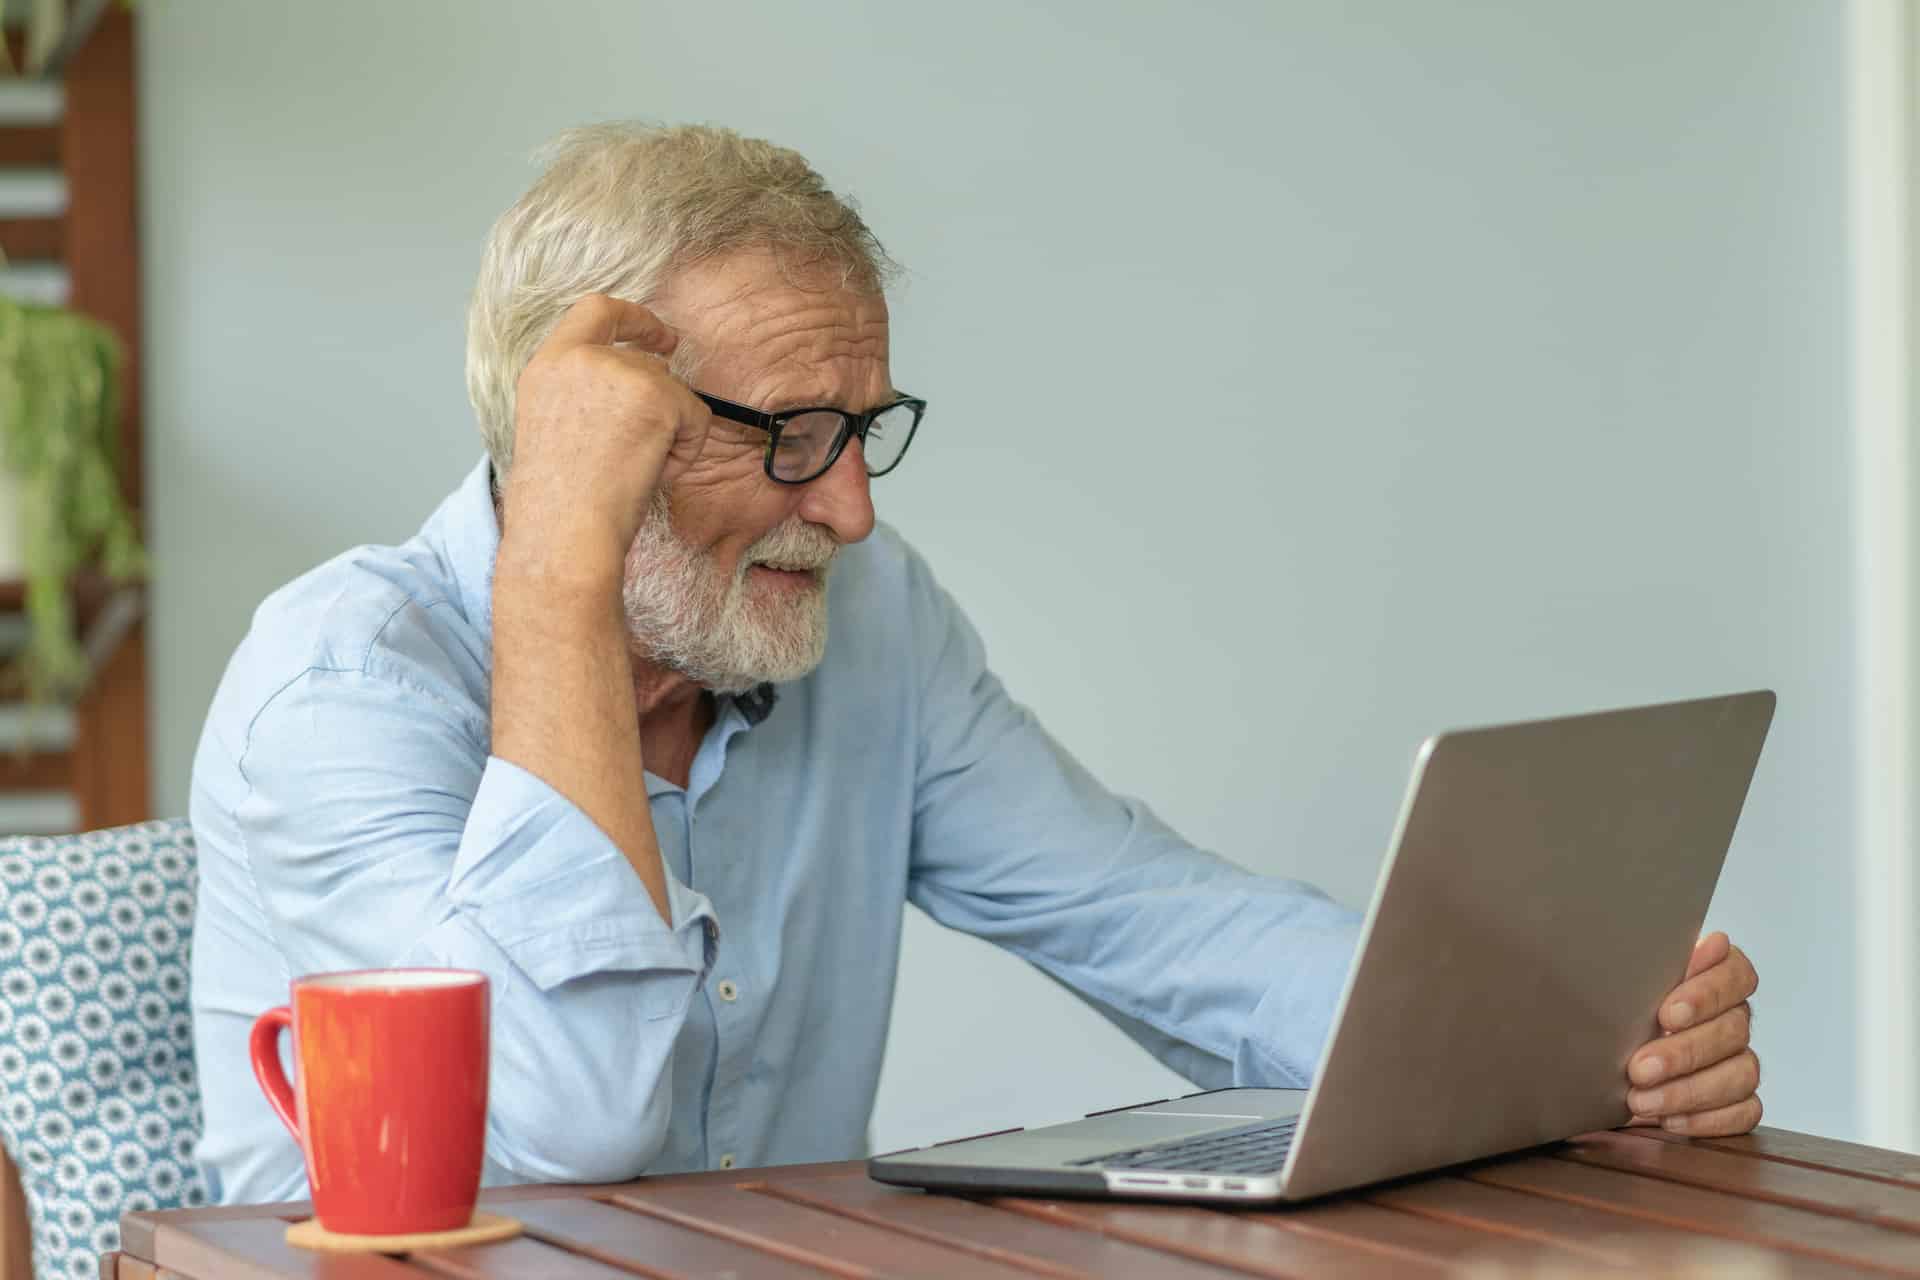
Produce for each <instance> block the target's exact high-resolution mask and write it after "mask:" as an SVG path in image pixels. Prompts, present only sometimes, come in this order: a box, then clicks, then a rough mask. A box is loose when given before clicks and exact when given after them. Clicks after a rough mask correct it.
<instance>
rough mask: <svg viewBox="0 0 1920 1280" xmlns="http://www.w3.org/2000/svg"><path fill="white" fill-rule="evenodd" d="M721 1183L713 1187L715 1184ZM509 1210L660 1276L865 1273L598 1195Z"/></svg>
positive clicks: (571, 1245) (588, 1249)
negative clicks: (805, 1259)
mask: <svg viewBox="0 0 1920 1280" xmlns="http://www.w3.org/2000/svg"><path fill="white" fill-rule="evenodd" d="M720 1189H721V1188H719V1187H716V1188H715V1190H720ZM513 1213H514V1216H515V1217H517V1218H519V1219H520V1221H522V1222H523V1223H525V1224H526V1226H527V1230H528V1232H529V1233H530V1234H532V1235H534V1236H536V1237H537V1238H539V1239H541V1240H544V1241H546V1242H548V1243H549V1244H553V1245H558V1246H561V1247H564V1248H566V1249H570V1250H572V1251H574V1252H575V1253H578V1254H582V1255H584V1256H586V1257H588V1258H591V1259H593V1260H594V1261H596V1262H604V1263H607V1264H608V1265H610V1266H626V1267H628V1268H633V1264H634V1263H635V1262H636V1261H637V1262H641V1263H644V1265H645V1270H643V1271H640V1274H643V1275H645V1274H652V1275H659V1276H676V1275H685V1276H706V1275H728V1276H732V1277H735V1280H801V1278H802V1277H804V1278H805V1280H820V1277H821V1275H822V1274H837V1275H841V1276H864V1275H867V1274H870V1273H868V1272H864V1271H859V1270H855V1269H851V1268H832V1269H817V1268H814V1267H811V1266H807V1265H806V1264H804V1263H801V1262H799V1261H796V1260H794V1259H792V1258H789V1257H782V1256H780V1255H779V1254H777V1253H772V1252H769V1251H767V1250H764V1249H757V1248H753V1247H751V1246H749V1245H744V1244H741V1243H739V1242H738V1241H735V1240H727V1239H722V1238H721V1237H719V1236H717V1235H712V1234H709V1233H707V1232H704V1231H697V1230H694V1229H692V1228H689V1227H685V1226H681V1225H680V1224H678V1223H674V1222H669V1221H666V1220H664V1219H661V1218H656V1217H652V1216H650V1215H647V1214H640V1213H630V1212H628V1211H627V1210H626V1209H622V1208H618V1207H616V1206H614V1205H611V1204H606V1203H603V1202H601V1201H598V1200H583V1199H576V1200H539V1201H528V1202H525V1203H522V1204H517V1205H515V1206H514V1208H513Z"/></svg>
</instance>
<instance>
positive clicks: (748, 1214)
mask: <svg viewBox="0 0 1920 1280" xmlns="http://www.w3.org/2000/svg"><path fill="white" fill-rule="evenodd" d="M613 1202H614V1203H615V1204H617V1205H619V1206H620V1207H621V1208H623V1209H631V1210H633V1211H634V1212H636V1213H646V1214H652V1215H654V1216H657V1217H661V1218H665V1219H668V1220H669V1221H673V1222H678V1223H680V1224H682V1225H683V1226H688V1227H693V1228H695V1229H697V1230H700V1231H708V1232H711V1233H713V1234H714V1235H716V1236H723V1237H725V1238H727V1239H729V1240H735V1241H738V1242H739V1243H741V1244H744V1245H749V1246H751V1247H753V1248H756V1249H765V1250H767V1251H768V1252H769V1253H780V1254H783V1255H784V1256H787V1257H790V1258H793V1259H794V1260H796V1261H801V1262H807V1263H810V1264H812V1265H814V1266H817V1267H821V1268H822V1269H825V1270H839V1269H841V1268H851V1270H848V1271H846V1272H845V1274H849V1275H860V1276H888V1275H898V1276H911V1277H914V1280H940V1278H941V1277H953V1278H954V1280H965V1278H967V1277H975V1276H977V1277H980V1278H981V1280H1032V1277H1034V1276H1036V1275H1039V1274H1043V1273H1040V1272H1035V1271H1032V1270H1029V1269H1028V1268H1026V1267H1016V1266H1013V1265H1010V1264H1008V1263H1005V1262H990V1261H988V1260H987V1259H985V1258H983V1257H981V1256H979V1255H978V1254H977V1253H962V1252H960V1251H958V1250H955V1249H949V1248H946V1247H944V1246H941V1245H936V1244H930V1243H928V1242H927V1241H925V1240H921V1239H918V1238H916V1237H913V1236H903V1235H900V1234H898V1233H897V1232H893V1231H888V1230H885V1229H883V1228H880V1227H875V1226H870V1225H869V1224H867V1223H864V1222H856V1221H854V1220H853V1219H851V1218H848V1217H845V1216H843V1215H841V1214H838V1213H827V1212H823V1211H821V1210H818V1209H814V1208H810V1207H808V1206H806V1205H803V1204H797V1203H795V1202H794V1201H791V1200H783V1199H781V1198H780V1197H778V1196H771V1195H766V1194H764V1193H763V1192H761V1191H758V1190H748V1189H746V1188H743V1187H735V1188H731V1189H728V1190H722V1189H720V1188H715V1189H713V1190H710V1191H709V1190H703V1189H700V1188H693V1187H687V1188H671V1187H669V1188H651V1187H650V1188H645V1189H644V1193H642V1192H635V1193H632V1194H623V1195H616V1196H614V1197H613Z"/></svg>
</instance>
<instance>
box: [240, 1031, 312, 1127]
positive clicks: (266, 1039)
mask: <svg viewBox="0 0 1920 1280" xmlns="http://www.w3.org/2000/svg"><path fill="white" fill-rule="evenodd" d="M291 1026H293V1010H292V1009H291V1008H289V1007H288V1006H286V1005H284V1004H283V1005H279V1006H278V1007H276V1008H272V1009H269V1010H267V1011H266V1012H265V1013H263V1014H261V1015H260V1016H259V1017H258V1018H255V1019H254V1020H253V1034H252V1035H251V1036H250V1037H248V1040H247V1054H248V1056H249V1057H251V1058H252V1059H253V1078H254V1079H255V1080H258V1081H259V1082H260V1088H261V1090H262V1091H263V1092H264V1093H265V1094H266V1095H267V1102H268V1103H269V1104H270V1105H271V1106H272V1107H273V1110H274V1113H275V1114H276V1115H278V1116H279V1117H280V1123H281V1124H284V1125H285V1126H287V1132H288V1133H290V1134H292V1135H293V1140H294V1142H296V1143H297V1144H299V1145H300V1146H301V1147H302V1148H304V1147H305V1146H306V1145H307V1144H306V1140H305V1139H304V1138H302V1137H301V1136H300V1120H299V1111H298V1109H297V1108H296V1107H295V1105H294V1101H293V1086H292V1085H290V1084H288V1083H287V1073H286V1071H285V1070H283V1069H282V1068H281V1066H280V1032H281V1031H282V1030H284V1029H286V1028H289V1027H291Z"/></svg>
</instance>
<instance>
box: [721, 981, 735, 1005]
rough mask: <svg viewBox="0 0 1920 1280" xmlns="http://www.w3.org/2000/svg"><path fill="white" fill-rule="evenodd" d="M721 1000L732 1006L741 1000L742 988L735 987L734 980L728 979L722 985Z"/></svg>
mask: <svg viewBox="0 0 1920 1280" xmlns="http://www.w3.org/2000/svg"><path fill="white" fill-rule="evenodd" d="M720 998H721V999H722V1000H725V1001H726V1002H727V1003H728V1004H732V1003H733V1002H734V1001H735V1000H738V999H739V998H740V988H739V987H736V986H735V985H733V979H732V978H727V979H724V980H723V981H722V982H721V983H720Z"/></svg>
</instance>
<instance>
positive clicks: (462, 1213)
mask: <svg viewBox="0 0 1920 1280" xmlns="http://www.w3.org/2000/svg"><path fill="white" fill-rule="evenodd" d="M487 994H488V987H487V978H486V975H485V974H481V973H472V972H468V971H467V970H464V969H367V970H361V971H358V972H354V973H319V974H312V975H310V976H308V977H305V978H297V979H295V980H294V983H293V1002H292V1004H291V1005H281V1006H279V1007H278V1008H275V1009H269V1010H267V1011H266V1012H265V1013H263V1014H261V1015H260V1017H259V1018H258V1019H257V1020H255V1022H254V1024H253V1036H252V1041H251V1044H250V1045H249V1048H250V1050H251V1052H252V1057H253V1074H254V1076H255V1078H256V1079H258V1080H259V1081H260V1087H261V1088H262V1089H264V1090H266V1094H267V1101H268V1102H270V1103H272V1104H273V1109H274V1110H275V1111H276V1112H278V1113H279V1115H280V1119H281V1122H282V1123H284V1124H285V1125H286V1126H287V1130H288V1132H290V1133H292V1134H293V1140H294V1141H295V1142H297V1143H299V1144H300V1148H301V1150H302V1151H304V1152H305V1153H306V1157H307V1185H308V1186H309V1188H310V1189H311V1190H312V1193H313V1208H314V1213H315V1215H316V1216H317V1217H318V1218H319V1219H320V1225H321V1226H322V1227H325V1228H326V1229H327V1230H328V1231H332V1232H336V1233H338V1234H342V1235H369V1236H385V1235H407V1234H412V1233H415V1232H422V1231H448V1230H452V1229H454V1228H456V1227H464V1226H466V1225H467V1223H468V1222H469V1221H470V1220H471V1219H472V1217H473V1205H474V1200H475V1197H477V1196H478V1195H479V1192H480V1162H481V1158H482V1155H483V1154H484V1151H485V1147H486V1128H487V1053H488V1044H487ZM284 1027H291V1028H292V1029H293V1060H294V1064H295V1073H296V1076H297V1078H298V1083H297V1085H289V1084H288V1083H287V1077H286V1073H285V1072H284V1071H283V1070H282V1069H281V1066H280V1032H281V1029H282V1028H284Z"/></svg>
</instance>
